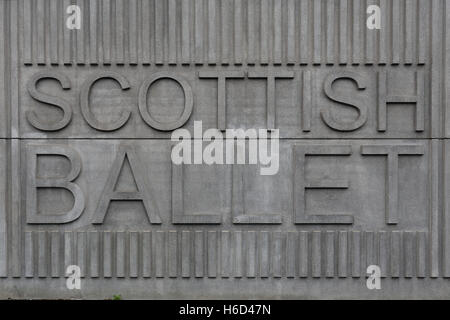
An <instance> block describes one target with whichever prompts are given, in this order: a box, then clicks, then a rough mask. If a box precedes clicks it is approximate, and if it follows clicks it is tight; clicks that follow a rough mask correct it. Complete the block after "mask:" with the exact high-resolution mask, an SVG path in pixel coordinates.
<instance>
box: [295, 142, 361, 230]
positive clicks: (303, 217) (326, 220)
mask: <svg viewBox="0 0 450 320" xmlns="http://www.w3.org/2000/svg"><path fill="white" fill-rule="evenodd" d="M351 153H352V148H351V146H347V145H345V146H330V145H306V146H300V145H298V146H294V148H293V157H294V223H295V224H352V223H353V216H351V215H345V214H326V215H308V214H307V213H306V210H305V190H306V189H347V188H348V185H349V183H348V181H347V180H341V179H323V180H313V181H305V162H306V156H348V155H351Z"/></svg>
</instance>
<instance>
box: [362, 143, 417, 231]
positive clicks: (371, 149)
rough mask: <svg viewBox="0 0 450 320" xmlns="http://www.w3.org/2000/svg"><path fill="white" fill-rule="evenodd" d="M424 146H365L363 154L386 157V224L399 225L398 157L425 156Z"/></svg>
mask: <svg viewBox="0 0 450 320" xmlns="http://www.w3.org/2000/svg"><path fill="white" fill-rule="evenodd" d="M424 153H425V148H424V146H423V145H420V144H418V145H402V146H395V145H363V146H361V154H363V155H374V156H386V157H387V170H386V224H397V223H398V157H399V156H400V155H419V156H420V155H423V154H424Z"/></svg>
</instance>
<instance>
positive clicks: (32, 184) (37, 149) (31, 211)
mask: <svg viewBox="0 0 450 320" xmlns="http://www.w3.org/2000/svg"><path fill="white" fill-rule="evenodd" d="M38 155H58V156H59V155H61V156H64V157H66V158H67V159H69V161H70V164H71V169H70V172H69V174H68V175H67V176H66V177H64V178H61V177H55V178H49V177H45V178H43V177H38V176H37V157H38ZM80 171H81V158H80V155H79V154H78V153H77V151H75V150H74V149H72V148H70V147H67V146H61V145H29V146H27V199H26V210H27V212H26V216H27V223H45V224H50V223H68V222H71V221H74V220H76V219H77V218H78V217H79V216H80V215H81V213H82V212H83V210H84V195H83V192H82V191H81V189H80V187H79V186H78V185H76V184H75V183H73V181H74V180H75V179H76V178H77V177H78V175H79V174H80ZM38 188H63V189H67V190H69V191H70V192H71V193H72V195H73V197H74V205H73V208H72V209H71V210H70V211H69V212H67V213H65V214H57V215H44V214H39V212H38V209H37V208H38V206H37V189H38Z"/></svg>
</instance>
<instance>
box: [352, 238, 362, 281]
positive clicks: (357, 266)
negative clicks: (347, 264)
mask: <svg viewBox="0 0 450 320" xmlns="http://www.w3.org/2000/svg"><path fill="white" fill-rule="evenodd" d="M360 276H361V232H360V231H352V277H354V278H359V277H360Z"/></svg>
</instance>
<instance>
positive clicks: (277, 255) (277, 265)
mask: <svg viewBox="0 0 450 320" xmlns="http://www.w3.org/2000/svg"><path fill="white" fill-rule="evenodd" d="M271 247H272V254H271V256H272V275H273V277H274V278H281V277H282V261H283V234H282V233H281V232H279V231H274V232H273V233H272V246H271Z"/></svg>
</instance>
